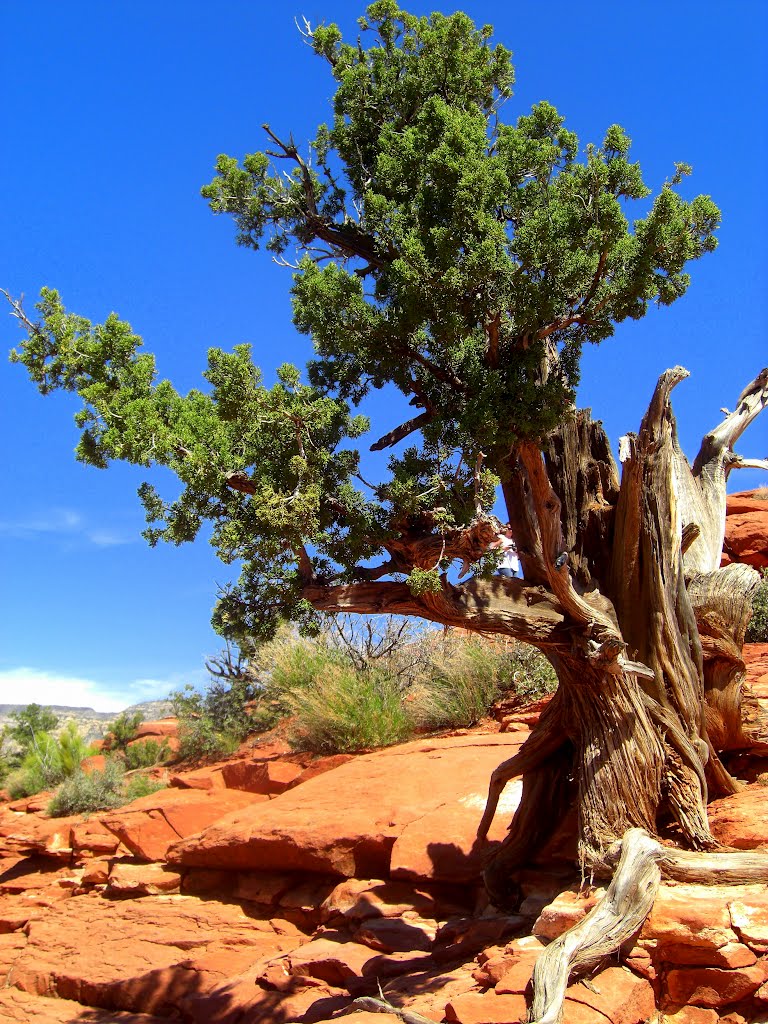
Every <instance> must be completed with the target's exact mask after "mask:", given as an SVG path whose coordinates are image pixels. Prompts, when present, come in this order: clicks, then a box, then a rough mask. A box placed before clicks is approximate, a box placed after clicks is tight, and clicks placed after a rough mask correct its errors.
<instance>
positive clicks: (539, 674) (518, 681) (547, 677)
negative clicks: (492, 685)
mask: <svg viewBox="0 0 768 1024" xmlns="http://www.w3.org/2000/svg"><path fill="white" fill-rule="evenodd" d="M507 657H508V659H509V663H510V672H511V678H508V679H507V682H506V684H505V687H504V689H506V690H511V691H513V692H514V693H516V694H517V695H518V696H519V697H520V698H521V699H522V701H525V702H529V701H534V700H539V699H540V698H541V697H544V696H546V695H547V694H548V693H554V692H555V690H556V689H557V673H556V672H555V670H554V669H553V668H552V666H551V665H550V663H549V662H548V661H547V659H546V658H545V657H544V655H543V654H542V653H541V651H539V650H537V649H536V648H535V647H531V645H530V644H524V643H520V642H519V641H518V642H516V643H515V644H514V645H512V648H511V650H510V651H509V652H508V654H507Z"/></svg>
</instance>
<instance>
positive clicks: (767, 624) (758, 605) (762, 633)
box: [744, 569, 768, 644]
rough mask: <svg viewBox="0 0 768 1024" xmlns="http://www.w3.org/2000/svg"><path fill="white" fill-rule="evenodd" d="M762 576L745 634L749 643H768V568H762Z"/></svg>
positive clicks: (753, 600)
mask: <svg viewBox="0 0 768 1024" xmlns="http://www.w3.org/2000/svg"><path fill="white" fill-rule="evenodd" d="M762 577H763V578H762V580H761V581H760V585H759V586H758V588H757V590H756V591H755V593H754V596H753V598H752V618H751V619H750V620H749V625H748V626H747V632H746V633H745V635H744V640H745V642H746V643H748V644H765V643H768V569H763V570H762Z"/></svg>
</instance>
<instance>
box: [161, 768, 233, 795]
mask: <svg viewBox="0 0 768 1024" xmlns="http://www.w3.org/2000/svg"><path fill="white" fill-rule="evenodd" d="M223 767H224V766H223V765H221V764H216V765H206V766H205V768H196V769H195V770H194V771H191V772H178V773H177V774H176V775H171V777H170V779H169V780H168V785H169V786H173V787H176V788H178V789H203V790H209V789H224V788H225V786H224V778H223V776H222V769H223Z"/></svg>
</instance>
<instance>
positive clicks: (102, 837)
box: [70, 818, 120, 859]
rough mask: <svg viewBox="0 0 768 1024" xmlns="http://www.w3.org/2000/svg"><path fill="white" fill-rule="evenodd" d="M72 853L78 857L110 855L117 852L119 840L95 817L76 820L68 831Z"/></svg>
mask: <svg viewBox="0 0 768 1024" xmlns="http://www.w3.org/2000/svg"><path fill="white" fill-rule="evenodd" d="M70 842H71V844H72V853H73V854H74V855H75V857H77V858H78V859H88V858H91V857H103V856H104V855H105V854H106V855H108V856H110V855H114V854H116V853H117V850H118V847H119V845H120V840H119V839H118V838H117V836H116V835H115V834H114V832H110V831H109V829H108V828H106V827H105V826H104V825H102V824H101V822H100V821H99V820H98V819H96V818H88V819H86V820H85V821H77V822H75V823H74V824H73V825H72V831H71V832H70Z"/></svg>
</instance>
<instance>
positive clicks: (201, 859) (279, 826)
mask: <svg viewBox="0 0 768 1024" xmlns="http://www.w3.org/2000/svg"><path fill="white" fill-rule="evenodd" d="M525 735H526V734H524V733H505V734H504V735H499V734H492V735H471V734H467V735H462V736H452V737H444V738H435V739H430V740H417V741H416V742H414V743H406V744H403V745H402V746H399V747H391V748H389V749H387V750H381V751H377V752H376V753H375V754H367V755H363V756H361V757H357V758H355V759H353V760H352V761H349V762H347V763H346V764H343V765H341V766H340V767H338V768H336V769H334V771H333V772H332V773H330V774H328V773H326V774H324V775H321V776H319V777H317V778H313V779H310V780H309V781H308V782H305V783H304V784H303V785H302V786H300V787H299V788H297V789H292V790H289V791H288V792H286V793H284V794H283V795H282V796H281V797H280V798H279V800H274V801H272V802H270V803H269V804H254V805H253V806H251V807H248V808H246V809H245V810H244V811H240V812H237V813H235V814H232V815H229V816H228V817H226V818H222V819H221V820H219V821H218V822H216V824H214V825H213V826H211V827H210V828H209V829H207V830H206V831H205V832H203V833H201V834H200V835H198V836H193V837H191V838H189V839H187V840H184V841H182V842H180V843H177V844H175V845H174V846H172V847H171V848H170V849H169V851H168V859H169V861H170V862H171V863H173V864H177V865H182V866H197V867H213V868H222V867H223V868H228V869H248V868H259V869H261V870H267V871H276V870H291V871H310V872H316V873H319V874H332V875H340V876H343V877H347V878H351V877H358V878H377V877H379V878H381V877H387V876H389V874H390V868H391V873H392V874H393V875H394V876H396V877H403V878H409V879H429V880H432V881H444V882H467V881H472V880H476V879H477V878H478V877H479V873H480V868H481V861H480V853H479V851H478V850H474V849H473V844H474V833H475V830H476V828H477V821H478V816H479V814H480V813H482V808H483V807H484V806H485V798H486V792H487V785H488V778H489V776H490V773H491V771H492V770H493V769H494V768H495V767H496V765H497V764H498V763H499V762H500V761H502V760H504V759H505V758H507V757H510V756H511V755H512V754H513V753H514V751H515V750H517V749H518V748H519V746H520V744H521V743H522V741H523V739H524V738H525ZM516 792H517V791H516V789H515V787H514V786H511V787H509V789H508V792H507V794H506V801H507V802H506V804H505V806H504V807H502V808H501V813H500V814H499V816H498V819H497V821H498V824H497V827H496V832H495V833H494V835H493V836H492V838H497V839H500V838H502V836H503V835H504V830H505V827H506V823H505V821H504V815H511V812H512V811H513V810H514V801H515V797H516ZM425 820H426V821H427V822H428V825H425ZM507 820H508V819H507Z"/></svg>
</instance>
